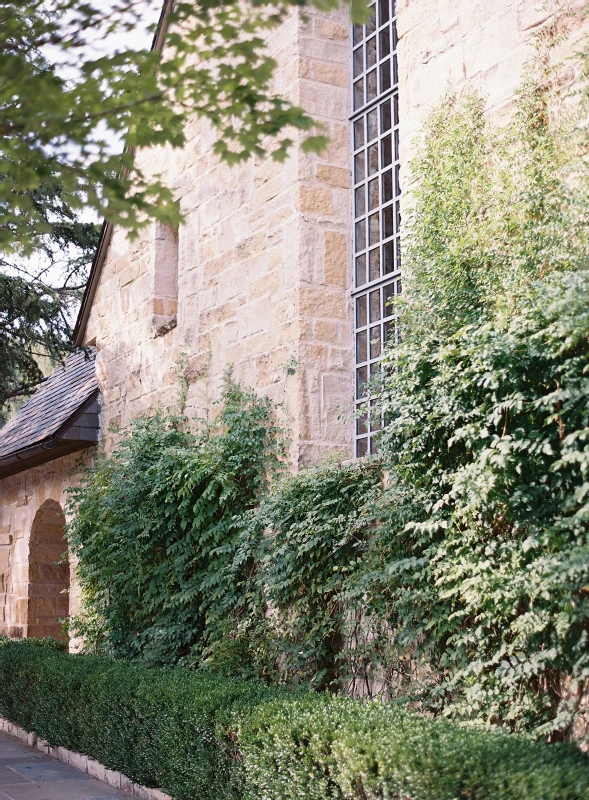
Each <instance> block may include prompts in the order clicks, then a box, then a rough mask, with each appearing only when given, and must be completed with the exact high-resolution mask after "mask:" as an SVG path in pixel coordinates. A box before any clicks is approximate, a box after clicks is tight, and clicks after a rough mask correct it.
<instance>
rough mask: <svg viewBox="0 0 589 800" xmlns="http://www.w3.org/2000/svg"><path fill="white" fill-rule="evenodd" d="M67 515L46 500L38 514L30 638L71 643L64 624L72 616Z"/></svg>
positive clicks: (32, 549) (31, 581)
mask: <svg viewBox="0 0 589 800" xmlns="http://www.w3.org/2000/svg"><path fill="white" fill-rule="evenodd" d="M64 536H65V515H64V513H63V510H62V508H61V506H60V504H59V503H58V502H56V501H55V500H46V501H45V502H44V503H43V505H42V506H41V507H40V508H39V510H38V511H37V513H36V514H35V519H34V520H33V525H32V527H31V538H30V544H29V582H28V597H27V636H28V637H35V638H42V637H44V636H50V637H52V638H53V639H60V640H61V641H67V636H66V634H65V633H64V632H63V629H62V625H61V622H60V620H63V619H65V618H66V617H67V616H68V613H69V588H70V565H69V559H68V555H67V543H66V540H65V538H64Z"/></svg>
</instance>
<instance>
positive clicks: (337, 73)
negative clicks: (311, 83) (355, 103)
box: [312, 61, 349, 86]
mask: <svg viewBox="0 0 589 800" xmlns="http://www.w3.org/2000/svg"><path fill="white" fill-rule="evenodd" d="M312 75H313V80H316V81H319V82H320V83H329V84H332V85H333V86H347V85H348V79H349V78H348V71H347V70H346V69H345V68H344V67H342V66H340V65H339V64H330V63H325V62H322V61H314V62H312Z"/></svg>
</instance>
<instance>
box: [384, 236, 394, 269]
mask: <svg viewBox="0 0 589 800" xmlns="http://www.w3.org/2000/svg"><path fill="white" fill-rule="evenodd" d="M382 255H383V270H382V271H383V274H384V275H388V274H389V273H390V272H394V271H395V257H394V251H393V243H392V242H387V243H386V244H384V245H383V246H382Z"/></svg>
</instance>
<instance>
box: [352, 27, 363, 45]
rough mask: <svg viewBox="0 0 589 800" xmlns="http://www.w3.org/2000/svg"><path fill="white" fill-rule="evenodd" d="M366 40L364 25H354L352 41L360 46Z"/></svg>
mask: <svg viewBox="0 0 589 800" xmlns="http://www.w3.org/2000/svg"><path fill="white" fill-rule="evenodd" d="M363 38H364V28H363V26H362V25H358V24H356V25H354V28H353V33H352V39H353V42H354V44H359V43H360V42H361V41H362V39H363Z"/></svg>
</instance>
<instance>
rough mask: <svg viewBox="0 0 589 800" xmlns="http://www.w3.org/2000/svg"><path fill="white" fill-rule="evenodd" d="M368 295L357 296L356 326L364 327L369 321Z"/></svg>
mask: <svg viewBox="0 0 589 800" xmlns="http://www.w3.org/2000/svg"><path fill="white" fill-rule="evenodd" d="M366 310H367V309H366V295H365V294H362V295H360V297H357V298H356V327H357V328H363V327H364V326H365V325H366V323H367V321H368V320H367V313H366Z"/></svg>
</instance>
